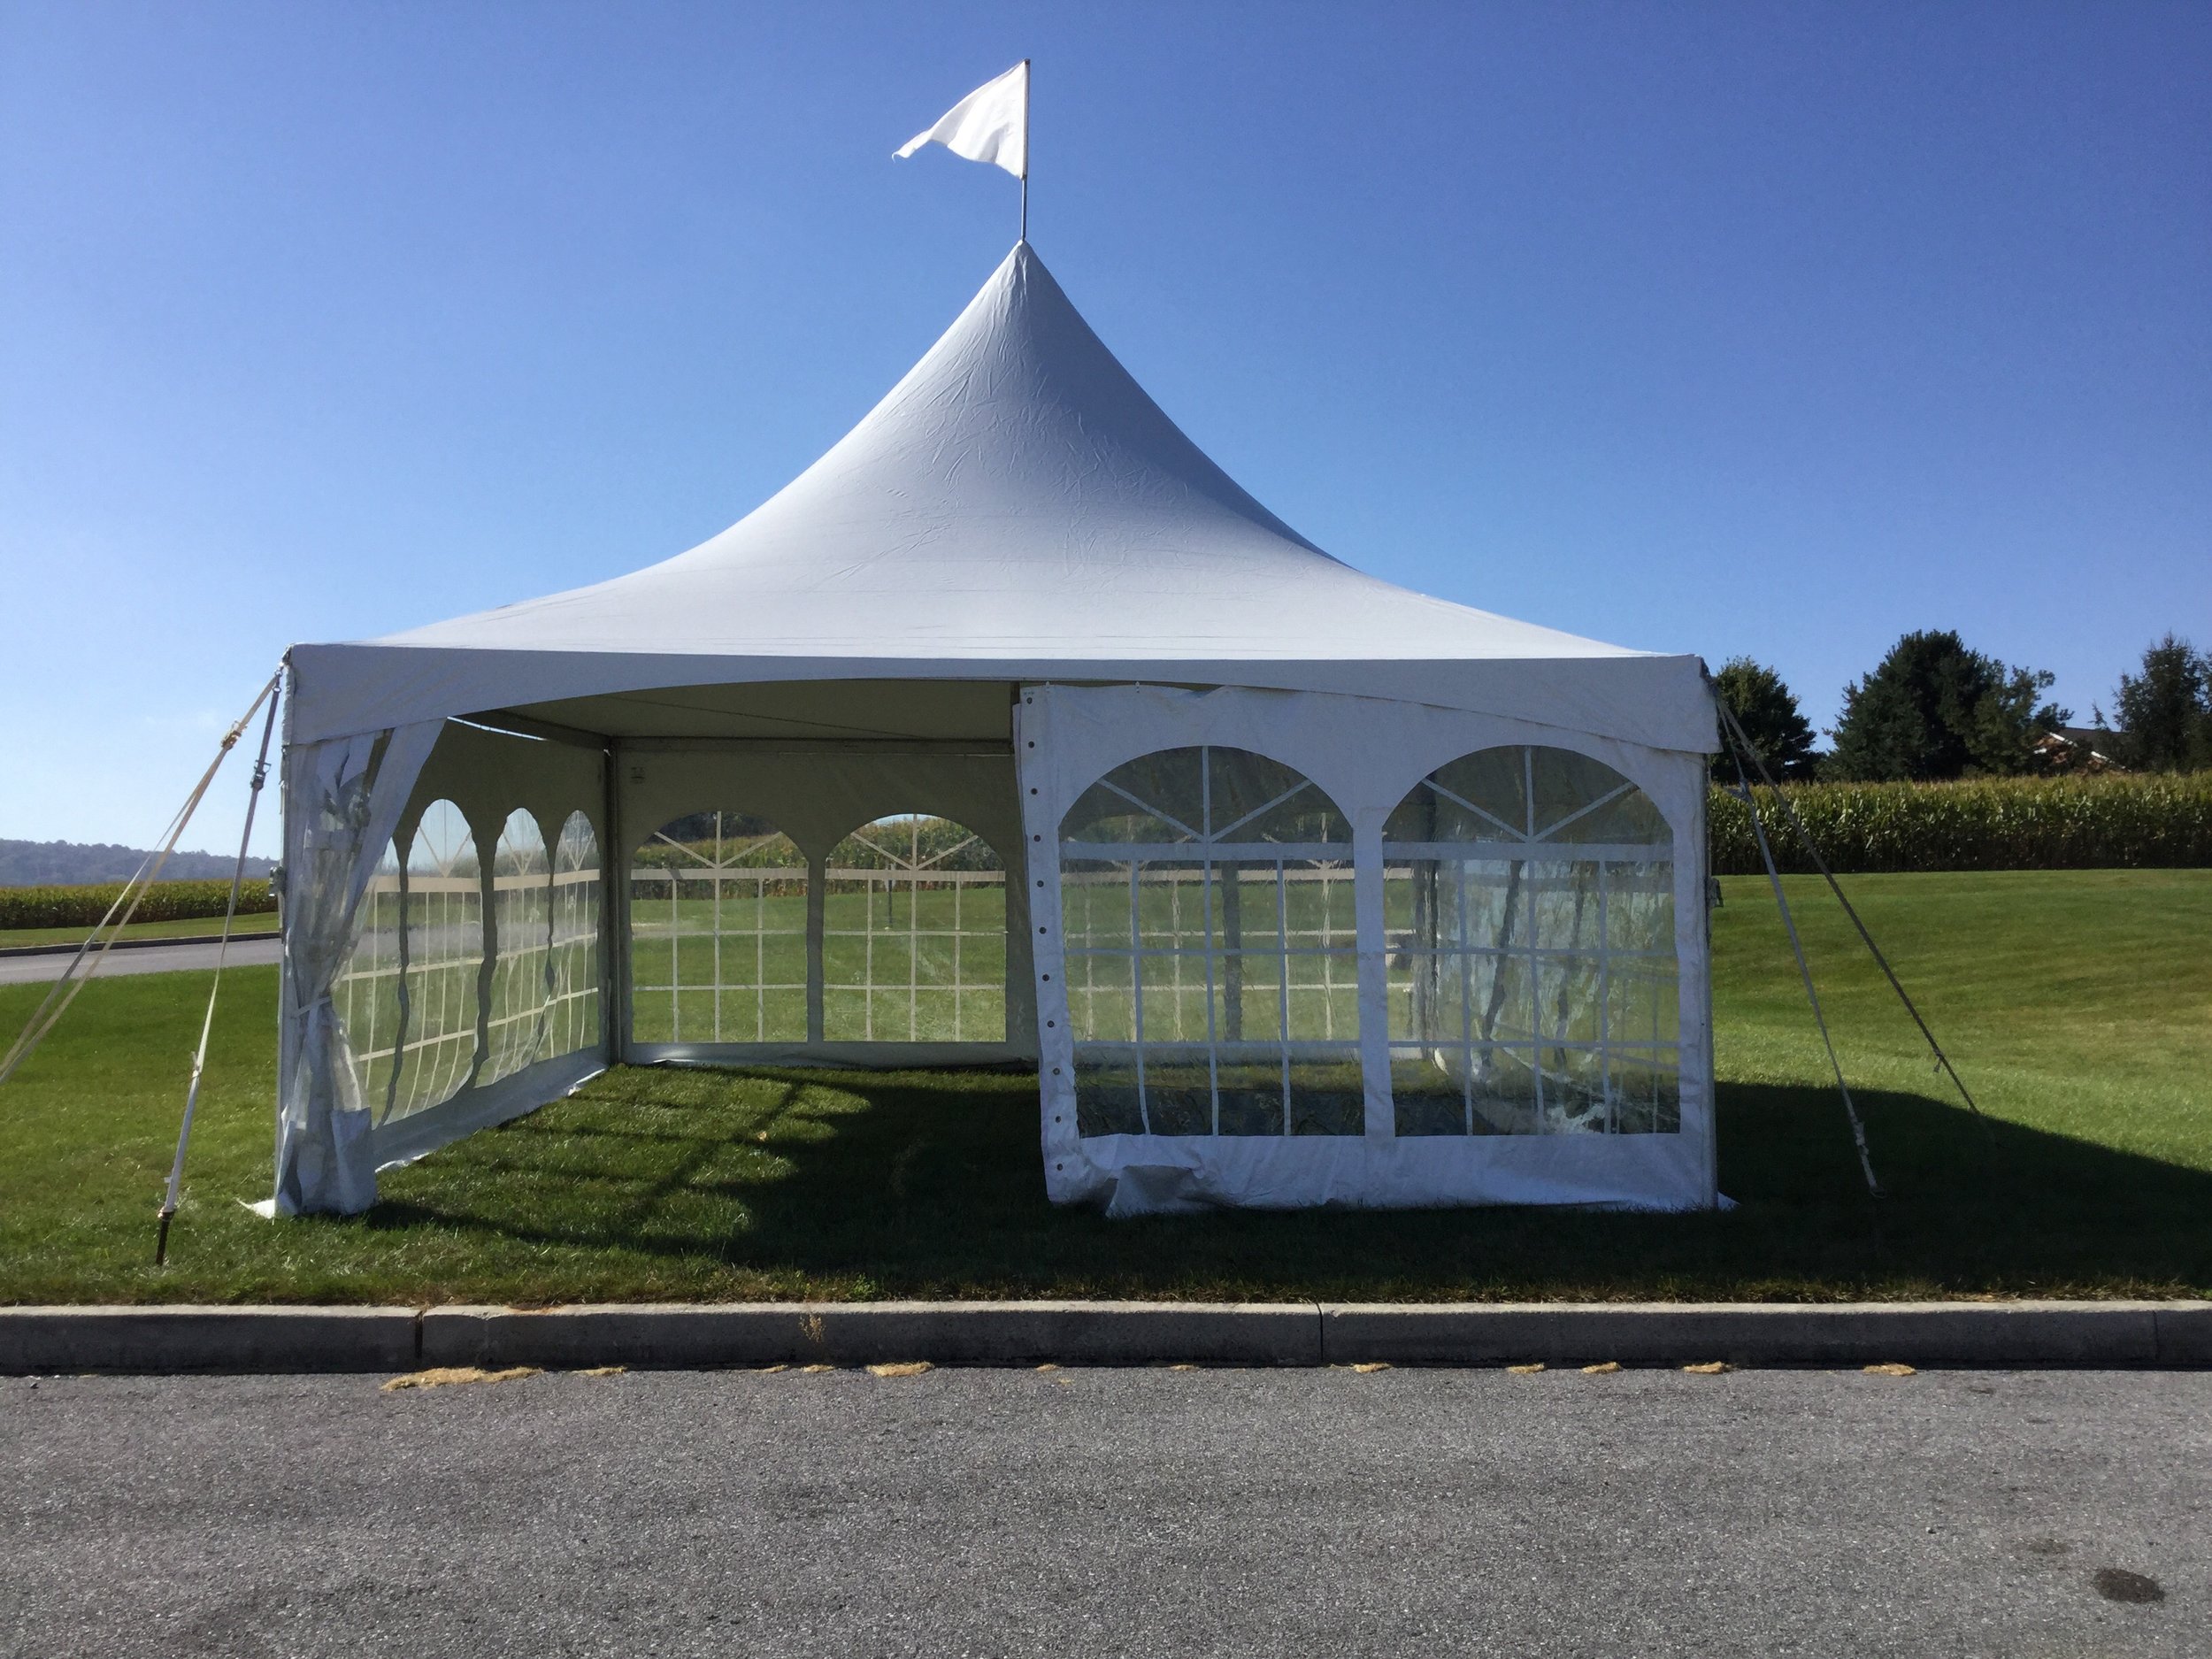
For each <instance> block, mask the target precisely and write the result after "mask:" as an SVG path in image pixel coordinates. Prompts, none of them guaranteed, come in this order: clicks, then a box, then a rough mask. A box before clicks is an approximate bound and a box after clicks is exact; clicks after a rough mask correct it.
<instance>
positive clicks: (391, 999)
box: [331, 845, 406, 1112]
mask: <svg viewBox="0 0 2212 1659" xmlns="http://www.w3.org/2000/svg"><path fill="white" fill-rule="evenodd" d="M403 904H404V900H403V891H402V888H401V886H400V874H399V849H398V848H397V847H396V846H395V845H387V846H386V848H385V849H384V856H383V857H382V858H381V859H380V860H379V861H378V863H377V866H376V873H375V874H374V875H373V876H371V877H370V878H369V886H368V890H367V891H366V892H365V893H364V894H363V895H362V897H361V913H360V914H361V932H360V935H359V936H358V937H357V939H356V940H355V941H354V944H353V951H352V954H351V955H349V956H347V958H346V965H345V970H344V972H342V973H340V974H339V976H338V981H337V984H336V985H335V986H334V987H333V988H332V991H331V1001H332V1002H334V1004H335V1005H336V1007H337V1010H338V1018H340V1020H342V1022H343V1023H344V1025H345V1028H346V1042H347V1046H348V1047H349V1048H350V1049H351V1051H352V1055H353V1079H354V1083H355V1085H356V1086H357V1087H358V1088H359V1089H360V1091H361V1099H362V1101H363V1102H364V1103H365V1104H366V1105H367V1106H368V1107H369V1109H370V1110H373V1111H376V1112H381V1111H383V1110H384V1109H385V1107H386V1105H387V1104H388V1100H389V1096H390V1093H391V1082H392V1078H393V1074H394V1072H395V1071H396V1069H397V1065H398V1060H399V1045H400V1041H401V1032H400V995H399V992H400V972H401V963H400V940H401V934H402V933H403V930H404V929H405V926H406V916H405V910H404V908H403Z"/></svg>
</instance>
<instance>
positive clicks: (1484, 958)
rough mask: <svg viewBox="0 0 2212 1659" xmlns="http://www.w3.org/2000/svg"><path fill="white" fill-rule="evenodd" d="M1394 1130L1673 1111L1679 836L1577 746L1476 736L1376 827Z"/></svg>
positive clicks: (1565, 1126)
mask: <svg viewBox="0 0 2212 1659" xmlns="http://www.w3.org/2000/svg"><path fill="white" fill-rule="evenodd" d="M1383 841H1384V849H1383V851H1384V864H1383V891H1384V913H1385V926H1386V933H1387V935H1388V939H1389V945H1390V954H1389V958H1388V961H1389V970H1388V974H1389V1002H1390V1056H1391V1071H1390V1075H1391V1091H1392V1095H1393V1098H1394V1101H1395V1102H1396V1125H1397V1133H1399V1134H1401V1135H1438V1134H1557V1133H1614V1134H1633V1133H1673V1132H1675V1131H1677V1130H1678V1129H1679V1128H1680V1127H1681V1108H1680V1100H1679V1091H1678V1027H1677V1018H1678V1013H1677V989H1678V970H1677V964H1676V957H1675V937H1674V864H1673V840H1672V837H1671V834H1670V833H1669V831H1668V829H1667V826H1666V823H1665V820H1664V819H1663V818H1661V817H1660V815H1659V811H1658V809H1657V808H1656V807H1655V806H1654V805H1653V804H1652V803H1651V801H1650V799H1649V797H1647V795H1644V794H1643V792H1642V791H1641V790H1640V789H1638V788H1637V787H1635V786H1634V785H1633V784H1632V783H1631V782H1629V780H1627V779H1625V778H1624V777H1622V776H1621V775H1620V774H1619V773H1618V772H1615V771H1614V770H1613V769H1612V768H1611V767H1609V766H1607V765H1605V764H1603V763H1601V762H1600V761H1597V760H1594V759H1593V758H1591V757H1588V756H1586V755H1581V754H1577V753H1575V752H1573V751H1571V750H1568V749H1551V748H1542V747H1533V746H1523V745H1517V746H1514V747H1511V748H1503V749H1484V750H1481V751H1479V753H1476V754H1472V755H1468V756H1465V757H1462V758H1461V759H1459V760H1455V761H1454V762H1452V763H1451V764H1449V765H1448V766H1443V767H1440V768H1439V769H1438V770H1437V771H1435V772H1432V773H1430V774H1429V776H1428V777H1427V778H1425V779H1424V780H1422V781H1421V782H1420V783H1419V784H1418V785H1417V786H1416V787H1415V788H1414V790H1413V792H1412V793H1411V794H1410V795H1408V796H1407V797H1406V798H1405V800H1404V801H1403V802H1402V803H1400V804H1399V805H1398V807H1397V809H1396V810H1394V812H1393V813H1392V814H1391V816H1390V818H1389V821H1388V823H1387V824H1386V826H1385V828H1384V831H1383Z"/></svg>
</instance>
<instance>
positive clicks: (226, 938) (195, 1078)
mask: <svg viewBox="0 0 2212 1659" xmlns="http://www.w3.org/2000/svg"><path fill="white" fill-rule="evenodd" d="M280 672H281V671H280ZM276 684H277V682H276V680H271V681H270V682H269V686H270V689H271V690H272V691H274V690H275V688H276ZM281 701H282V697H281V695H274V696H271V697H270V698H269V712H268V714H267V716H266V717H265V718H264V719H263V721H262V723H261V752H260V753H259V754H258V755H257V756H255V757H254V763H253V781H252V783H251V785H250V787H249V790H248V793H247V795H246V826H245V827H244V828H243V829H242V830H241V831H239V833H238V862H237V864H234V865H233V866H232V868H231V872H230V902H229V903H228V904H227V905H226V906H225V907H224V910H223V936H222V938H221V939H220V940H219V941H217V944H216V946H215V979H214V982H213V983H212V984H211V985H210V986H209V987H207V1014H206V1017H205V1018H203V1019H202V1020H201V1021H200V1046H199V1048H198V1049H197V1051H196V1052H195V1053H194V1055H193V1056H192V1081H191V1083H190V1085H189V1086H188V1087H187V1088H186V1089H185V1092H184V1122H183V1125H181V1126H180V1128H179V1129H178V1131H177V1156H176V1157H175V1159H174V1160H173V1162H172V1163H171V1164H170V1165H169V1186H168V1188H167V1190H166V1191H165V1193H164V1194H162V1200H161V1208H160V1209H159V1210H157V1211H156V1212H155V1217H156V1220H157V1222H158V1224H159V1225H158V1228H157V1231H156V1233H155V1234H154V1265H155V1266H156V1267H166V1266H167V1265H168V1264H169V1223H170V1222H171V1221H172V1220H173V1219H174V1217H175V1216H176V1213H177V1192H178V1189H179V1188H180V1187H182V1185H183V1184H184V1151H185V1148H186V1147H187V1146H188V1145H189V1144H190V1143H191V1140H192V1112H193V1109H194V1108H195V1107H196V1106H197V1105H198V1104H199V1103H200V1078H201V1074H202V1073H203V1072H204V1071H206V1069H207V1040H208V1036H209V1034H210V1033H212V1032H213V1031H214V1029H215V998H216V996H217V995H218V994H219V992H220V991H221V990H222V988H223V961H224V958H225V957H227V956H228V955H229V954H230V930H231V926H232V925H233V924H234V922H235V921H236V920H237V919H238V890H239V888H240V887H243V886H244V885H245V880H246V849H247V848H248V847H249V846H250V845H251V844H252V841H253V815H254V810H255V809H256V808H257V807H258V806H259V805H260V804H261V786H262V785H263V784H264V783H265V782H266V781H267V780H268V776H269V739H270V736H271V735H272V734H273V733H274V732H275V731H276V716H277V704H278V703H280V702H281ZM246 718H247V719H251V718H253V711H252V710H247V714H246ZM240 724H241V725H243V724H244V722H243V721H241V722H240Z"/></svg>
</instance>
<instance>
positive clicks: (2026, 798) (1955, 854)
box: [1707, 772, 2212, 876]
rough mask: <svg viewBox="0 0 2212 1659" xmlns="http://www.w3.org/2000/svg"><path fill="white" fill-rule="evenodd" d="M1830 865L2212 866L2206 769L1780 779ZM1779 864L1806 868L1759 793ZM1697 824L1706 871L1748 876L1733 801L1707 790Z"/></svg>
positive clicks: (1740, 816) (1746, 842)
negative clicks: (1899, 779) (1923, 779)
mask: <svg viewBox="0 0 2212 1659" xmlns="http://www.w3.org/2000/svg"><path fill="white" fill-rule="evenodd" d="M1782 792H1783V793H1784V794H1785V795H1787V796H1788V797H1789V800H1790V803H1791V804H1792V805H1793V806H1794V807H1795V808H1796V809H1797V814H1798V816H1799V817H1800V818H1803V819H1804V820H1805V825H1806V827H1807V828H1809V829H1810V830H1811V831H1812V833H1813V837H1814V840H1815V841H1817V842H1818V843H1819V846H1820V851H1821V856H1823V857H1824V858H1826V859H1827V860H1828V863H1829V865H1830V867H1831V868H1832V869H1835V870H1839V871H1842V870H1860V871H1865V870H2111V869H2137V868H2140V869H2174V868H2184V867H2191V866H2202V865H2212V773H2205V772H2199V773H2195V774H2193V775H2184V776H2171V775H2163V774H2147V773H2129V774H2124V775H2113V774H2110V773H2107V774H2105V775H2104V776H2101V777H2083V778H1985V779H1974V780H1967V781H1963V782H1959V783H1805V784H1785V785H1783V786H1782ZM1758 795H1759V816H1760V818H1761V819H1762V820H1763V822H1764V823H1765V825H1766V829H1767V839H1768V841H1769V842H1770V843H1771V845H1772V846H1773V848H1774V858H1775V862H1776V863H1777V864H1779V865H1780V866H1781V867H1782V868H1783V869H1784V870H1786V871H1797V872H1809V871H1811V870H1812V869H1813V868H1814V865H1813V862H1812V860H1811V859H1810V858H1809V857H1808V856H1806V853H1805V849H1804V844H1803V842H1802V841H1800V840H1799V838H1798V836H1797V833H1796V832H1795V831H1794V829H1793V828H1792V827H1791V826H1790V824H1789V821H1788V820H1787V818H1783V817H1781V816H1780V815H1779V814H1778V813H1776V812H1775V811H1774V810H1772V797H1771V795H1770V794H1769V793H1768V792H1767V790H1766V789H1764V788H1761V789H1760V790H1759V791H1758ZM1707 821H1708V825H1709V836H1710V842H1711V846H1712V852H1713V870H1714V872H1715V873H1716V874H1717V875H1724V876H1726V875H1740V876H1741V875H1756V874H1758V873H1759V872H1761V870H1762V869H1763V867H1764V866H1763V865H1762V864H1760V862H1759V848H1758V843H1757V841H1755V840H1754V838H1753V836H1752V833H1751V818H1750V816H1749V814H1748V813H1747V812H1746V811H1745V810H1744V804H1743V802H1742V800H1741V799H1740V797H1738V796H1736V795H1729V794H1724V793H1723V792H1722V791H1720V790H1717V789H1716V790H1715V791H1714V792H1713V795H1712V799H1711V802H1710V803H1709V808H1708V818H1707Z"/></svg>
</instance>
